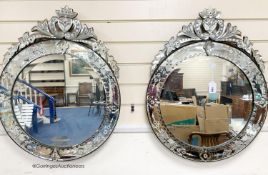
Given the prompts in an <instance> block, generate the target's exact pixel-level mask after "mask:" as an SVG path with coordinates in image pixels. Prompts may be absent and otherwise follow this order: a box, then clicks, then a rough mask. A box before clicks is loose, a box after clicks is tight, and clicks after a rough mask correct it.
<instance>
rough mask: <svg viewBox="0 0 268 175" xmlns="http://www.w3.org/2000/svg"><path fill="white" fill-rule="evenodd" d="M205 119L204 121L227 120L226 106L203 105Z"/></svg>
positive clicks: (215, 104)
mask: <svg viewBox="0 0 268 175" xmlns="http://www.w3.org/2000/svg"><path fill="white" fill-rule="evenodd" d="M205 115H206V116H205V118H206V119H208V120H209V119H215V118H217V119H228V118H229V114H228V106H227V105H223V104H217V103H207V104H206V105H205Z"/></svg>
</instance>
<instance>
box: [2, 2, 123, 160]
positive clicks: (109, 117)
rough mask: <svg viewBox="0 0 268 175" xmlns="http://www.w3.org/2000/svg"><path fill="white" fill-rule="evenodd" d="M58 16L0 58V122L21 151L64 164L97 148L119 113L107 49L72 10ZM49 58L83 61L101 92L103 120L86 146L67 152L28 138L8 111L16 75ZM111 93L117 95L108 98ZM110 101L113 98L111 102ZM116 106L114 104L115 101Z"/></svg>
mask: <svg viewBox="0 0 268 175" xmlns="http://www.w3.org/2000/svg"><path fill="white" fill-rule="evenodd" d="M56 13H57V16H53V17H52V18H51V19H50V20H44V21H42V22H38V24H37V26H35V27H33V28H32V32H31V33H29V32H26V33H24V35H23V36H22V37H21V38H19V42H18V43H16V44H14V45H13V46H12V47H11V48H10V49H9V50H8V51H7V53H6V54H5V56H4V63H3V65H4V68H3V71H2V73H1V77H0V81H1V85H3V86H5V87H6V89H5V90H3V89H1V94H0V104H1V105H2V107H1V112H0V116H1V122H2V125H3V126H4V128H5V130H6V132H7V134H8V135H9V137H10V138H11V139H12V140H13V141H14V142H15V143H16V144H17V145H19V146H20V147H21V148H22V149H23V150H25V151H27V152H28V153H30V154H33V155H35V156H37V157H39V158H43V159H47V160H53V161H67V160H73V159H77V158H81V157H83V156H85V155H87V154H89V153H92V152H93V151H95V150H96V149H97V148H99V147H100V146H101V145H102V144H103V143H104V142H105V141H106V140H107V139H108V138H109V136H110V135H111V133H112V132H113V130H114V128H115V126H116V123H117V120H118V117H119V112H120V103H121V102H120V100H121V98H120V91H119V85H118V82H117V79H118V77H119V68H118V66H117V63H116V61H115V60H114V58H113V57H112V56H111V55H109V54H108V49H107V48H106V46H105V45H104V43H103V42H101V41H99V40H98V39H97V37H96V35H95V34H94V30H93V28H92V27H87V26H86V25H85V24H82V23H81V22H80V21H79V20H78V19H76V16H77V15H78V14H77V13H76V12H74V11H73V9H71V8H69V7H67V6H65V7H64V8H61V10H56ZM53 54H58V55H60V54H68V55H71V56H75V57H78V58H79V59H82V60H84V61H85V62H86V63H88V64H89V65H93V66H92V68H93V69H94V70H95V71H96V73H97V74H99V76H100V78H101V80H102V81H103V84H104V91H105V93H106V99H105V101H106V104H107V105H106V107H105V114H104V118H103V121H102V123H101V125H100V126H99V128H98V129H97V130H96V132H95V133H94V134H93V135H92V136H90V137H89V138H88V139H87V140H86V141H83V142H82V143H80V144H77V145H73V146H70V147H56V146H50V145H45V144H43V143H41V142H39V141H38V140H36V139H35V138H33V137H32V136H30V135H29V134H28V133H27V132H26V131H24V129H22V127H21V126H20V124H19V123H18V121H17V119H16V116H15V113H14V109H13V100H12V97H13V87H14V85H15V82H16V80H17V77H18V75H19V74H20V72H21V71H22V70H23V69H24V68H25V67H26V66H27V65H29V64H30V63H31V62H33V61H35V60H36V59H39V58H41V57H44V56H47V55H53ZM113 92H115V93H116V95H112V94H113ZM110 96H112V97H110ZM115 98H116V100H117V103H114V100H115Z"/></svg>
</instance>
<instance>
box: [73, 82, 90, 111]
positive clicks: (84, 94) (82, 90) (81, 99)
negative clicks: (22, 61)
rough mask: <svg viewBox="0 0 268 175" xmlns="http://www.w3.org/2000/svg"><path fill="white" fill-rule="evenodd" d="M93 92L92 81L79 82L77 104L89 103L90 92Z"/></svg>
mask: <svg viewBox="0 0 268 175" xmlns="http://www.w3.org/2000/svg"><path fill="white" fill-rule="evenodd" d="M91 93H92V83H88V82H83V83H79V85H78V91H77V104H78V105H79V106H83V105H89V104H90V101H89V97H88V96H89V94H91Z"/></svg>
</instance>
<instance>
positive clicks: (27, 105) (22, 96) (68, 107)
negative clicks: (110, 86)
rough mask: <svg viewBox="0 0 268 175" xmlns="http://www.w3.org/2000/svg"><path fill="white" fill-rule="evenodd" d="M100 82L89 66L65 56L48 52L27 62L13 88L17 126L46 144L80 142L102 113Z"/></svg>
mask: <svg viewBox="0 0 268 175" xmlns="http://www.w3.org/2000/svg"><path fill="white" fill-rule="evenodd" d="M105 99H106V96H105V92H104V88H103V82H102V81H101V79H100V77H99V75H98V74H97V73H96V72H94V70H93V68H92V67H91V65H88V64H87V63H86V62H84V61H83V60H82V59H79V58H75V57H71V56H69V55H50V56H46V57H42V58H40V59H38V60H36V61H34V62H32V63H31V64H29V65H28V66H27V67H26V68H24V69H23V71H22V72H21V73H20V74H19V76H18V78H17V80H16V83H15V85H14V89H13V109H14V113H15V115H16V118H17V120H18V122H19V124H20V125H21V127H22V128H23V129H24V130H25V131H26V132H27V133H28V134H29V135H31V136H32V137H33V138H35V139H37V140H38V141H40V142H41V143H43V144H47V145H50V146H59V147H67V146H73V145H76V144H80V143H82V142H83V141H85V140H87V139H88V138H90V137H91V136H92V135H93V134H94V133H95V132H96V130H97V129H98V128H99V126H100V124H101V122H102V120H103V118H104V114H105Z"/></svg>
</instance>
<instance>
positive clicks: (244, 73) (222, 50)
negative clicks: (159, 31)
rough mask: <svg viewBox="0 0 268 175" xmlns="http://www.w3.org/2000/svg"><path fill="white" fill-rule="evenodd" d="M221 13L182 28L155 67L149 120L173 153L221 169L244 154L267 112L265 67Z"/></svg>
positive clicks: (210, 12)
mask: <svg viewBox="0 0 268 175" xmlns="http://www.w3.org/2000/svg"><path fill="white" fill-rule="evenodd" d="M219 15H220V13H219V12H218V11H216V10H215V9H205V10H204V11H203V12H201V13H200V18H198V19H197V20H195V21H194V22H193V23H190V24H189V25H187V26H183V27H182V30H181V31H180V32H179V33H178V34H177V35H176V36H175V37H172V38H171V39H170V40H169V41H168V42H167V43H166V44H165V47H164V49H162V50H160V52H159V53H158V54H157V55H156V57H155V59H154V60H153V62H152V70H151V72H152V75H151V79H150V82H149V85H148V88H147V115H148V118H149V121H150V124H151V126H152V129H153V131H154V133H155V135H156V136H157V137H158V139H159V140H160V142H162V144H164V145H165V146H166V147H167V148H168V149H169V150H171V151H172V152H173V153H175V154H177V155H179V156H181V157H183V158H186V159H190V160H194V161H217V160H222V159H225V158H228V157H230V156H232V155H235V154H237V153H238V152H240V151H241V150H243V149H244V148H245V147H246V146H247V145H248V144H249V143H250V142H251V141H252V140H253V139H254V138H255V137H256V136H257V134H258V133H259V132H260V130H261V128H262V126H263V124H264V121H265V118H266V111H267V94H266V93H267V86H266V82H265V78H264V76H263V72H264V63H263V61H262V59H261V56H260V55H259V54H258V53H257V51H256V50H254V49H253V48H252V44H251V42H250V41H249V40H248V38H247V37H242V36H241V33H240V32H239V31H238V30H237V28H236V27H235V26H232V25H231V24H230V23H228V24H227V25H225V24H224V21H223V20H222V19H221V18H220V16H219Z"/></svg>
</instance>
